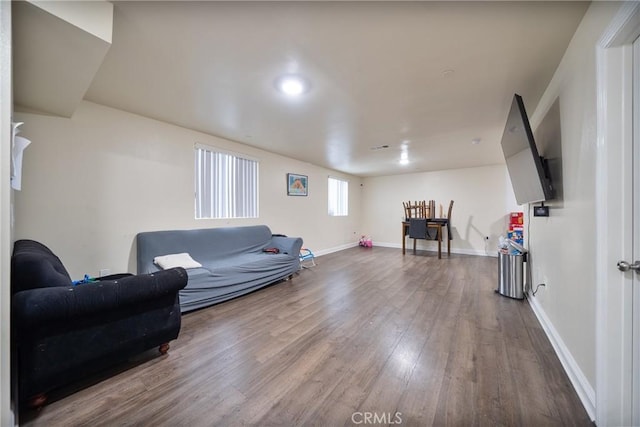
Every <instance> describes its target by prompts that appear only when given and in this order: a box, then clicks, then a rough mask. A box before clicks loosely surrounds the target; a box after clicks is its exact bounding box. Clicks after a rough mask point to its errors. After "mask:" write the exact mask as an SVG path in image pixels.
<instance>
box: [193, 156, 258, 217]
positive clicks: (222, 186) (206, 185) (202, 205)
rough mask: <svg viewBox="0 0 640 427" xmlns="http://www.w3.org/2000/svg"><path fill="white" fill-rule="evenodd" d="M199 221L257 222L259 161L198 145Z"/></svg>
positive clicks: (196, 170)
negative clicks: (243, 219) (241, 219)
mask: <svg viewBox="0 0 640 427" xmlns="http://www.w3.org/2000/svg"><path fill="white" fill-rule="evenodd" d="M195 154H196V158H195V180H196V183H195V184H196V219H207V218H214V219H220V218H257V217H258V161H257V160H253V159H248V158H243V157H241V156H239V155H235V154H231V153H224V152H220V151H217V149H215V148H212V147H206V146H202V145H198V144H196V147H195Z"/></svg>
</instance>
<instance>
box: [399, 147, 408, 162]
mask: <svg viewBox="0 0 640 427" xmlns="http://www.w3.org/2000/svg"><path fill="white" fill-rule="evenodd" d="M400 164H401V165H403V166H404V165H408V164H409V153H407V150H406V149H403V150H402V153H400Z"/></svg>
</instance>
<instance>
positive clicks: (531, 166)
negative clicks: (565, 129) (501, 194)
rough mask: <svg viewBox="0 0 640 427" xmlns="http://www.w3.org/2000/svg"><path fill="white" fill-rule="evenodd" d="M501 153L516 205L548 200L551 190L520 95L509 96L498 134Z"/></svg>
mask: <svg viewBox="0 0 640 427" xmlns="http://www.w3.org/2000/svg"><path fill="white" fill-rule="evenodd" d="M502 152H503V153H504V159H505V161H506V163H507V169H508V170H509V177H510V178H511V185H512V186H513V192H514V193H515V195H516V201H517V202H518V204H520V205H524V204H526V203H534V202H542V201H546V200H551V198H552V197H553V189H552V187H551V182H550V181H549V179H548V177H547V176H546V174H545V168H544V165H543V159H542V158H540V155H539V154H538V148H537V147H536V143H535V141H534V139H533V133H532V132H531V126H530V125H529V118H528V117H527V112H526V111H525V109H524V103H523V102H522V97H521V96H520V95H518V94H515V95H514V96H513V102H512V103H511V110H510V111H509V116H508V117H507V124H506V125H505V127H504V133H503V134H502Z"/></svg>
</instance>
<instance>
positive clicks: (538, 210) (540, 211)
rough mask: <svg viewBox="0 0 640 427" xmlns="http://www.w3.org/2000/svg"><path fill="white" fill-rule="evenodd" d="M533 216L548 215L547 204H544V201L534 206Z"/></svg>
mask: <svg viewBox="0 0 640 427" xmlns="http://www.w3.org/2000/svg"><path fill="white" fill-rule="evenodd" d="M533 216H549V206H545V205H544V203H542V204H541V205H540V206H534V207H533Z"/></svg>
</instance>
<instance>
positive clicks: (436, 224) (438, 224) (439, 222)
mask: <svg viewBox="0 0 640 427" xmlns="http://www.w3.org/2000/svg"><path fill="white" fill-rule="evenodd" d="M448 224H449V219H448V218H428V219H427V227H430V228H437V229H438V233H437V235H436V240H437V241H438V259H442V230H443V229H444V228H446V229H447V230H448V229H449V227H448ZM407 234H409V221H402V255H404V254H405V252H406V250H405V247H406V245H405V243H406V236H407ZM450 237H451V236H449V231H447V255H449V256H451V238H450ZM415 251H416V239H413V252H414V253H415Z"/></svg>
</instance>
